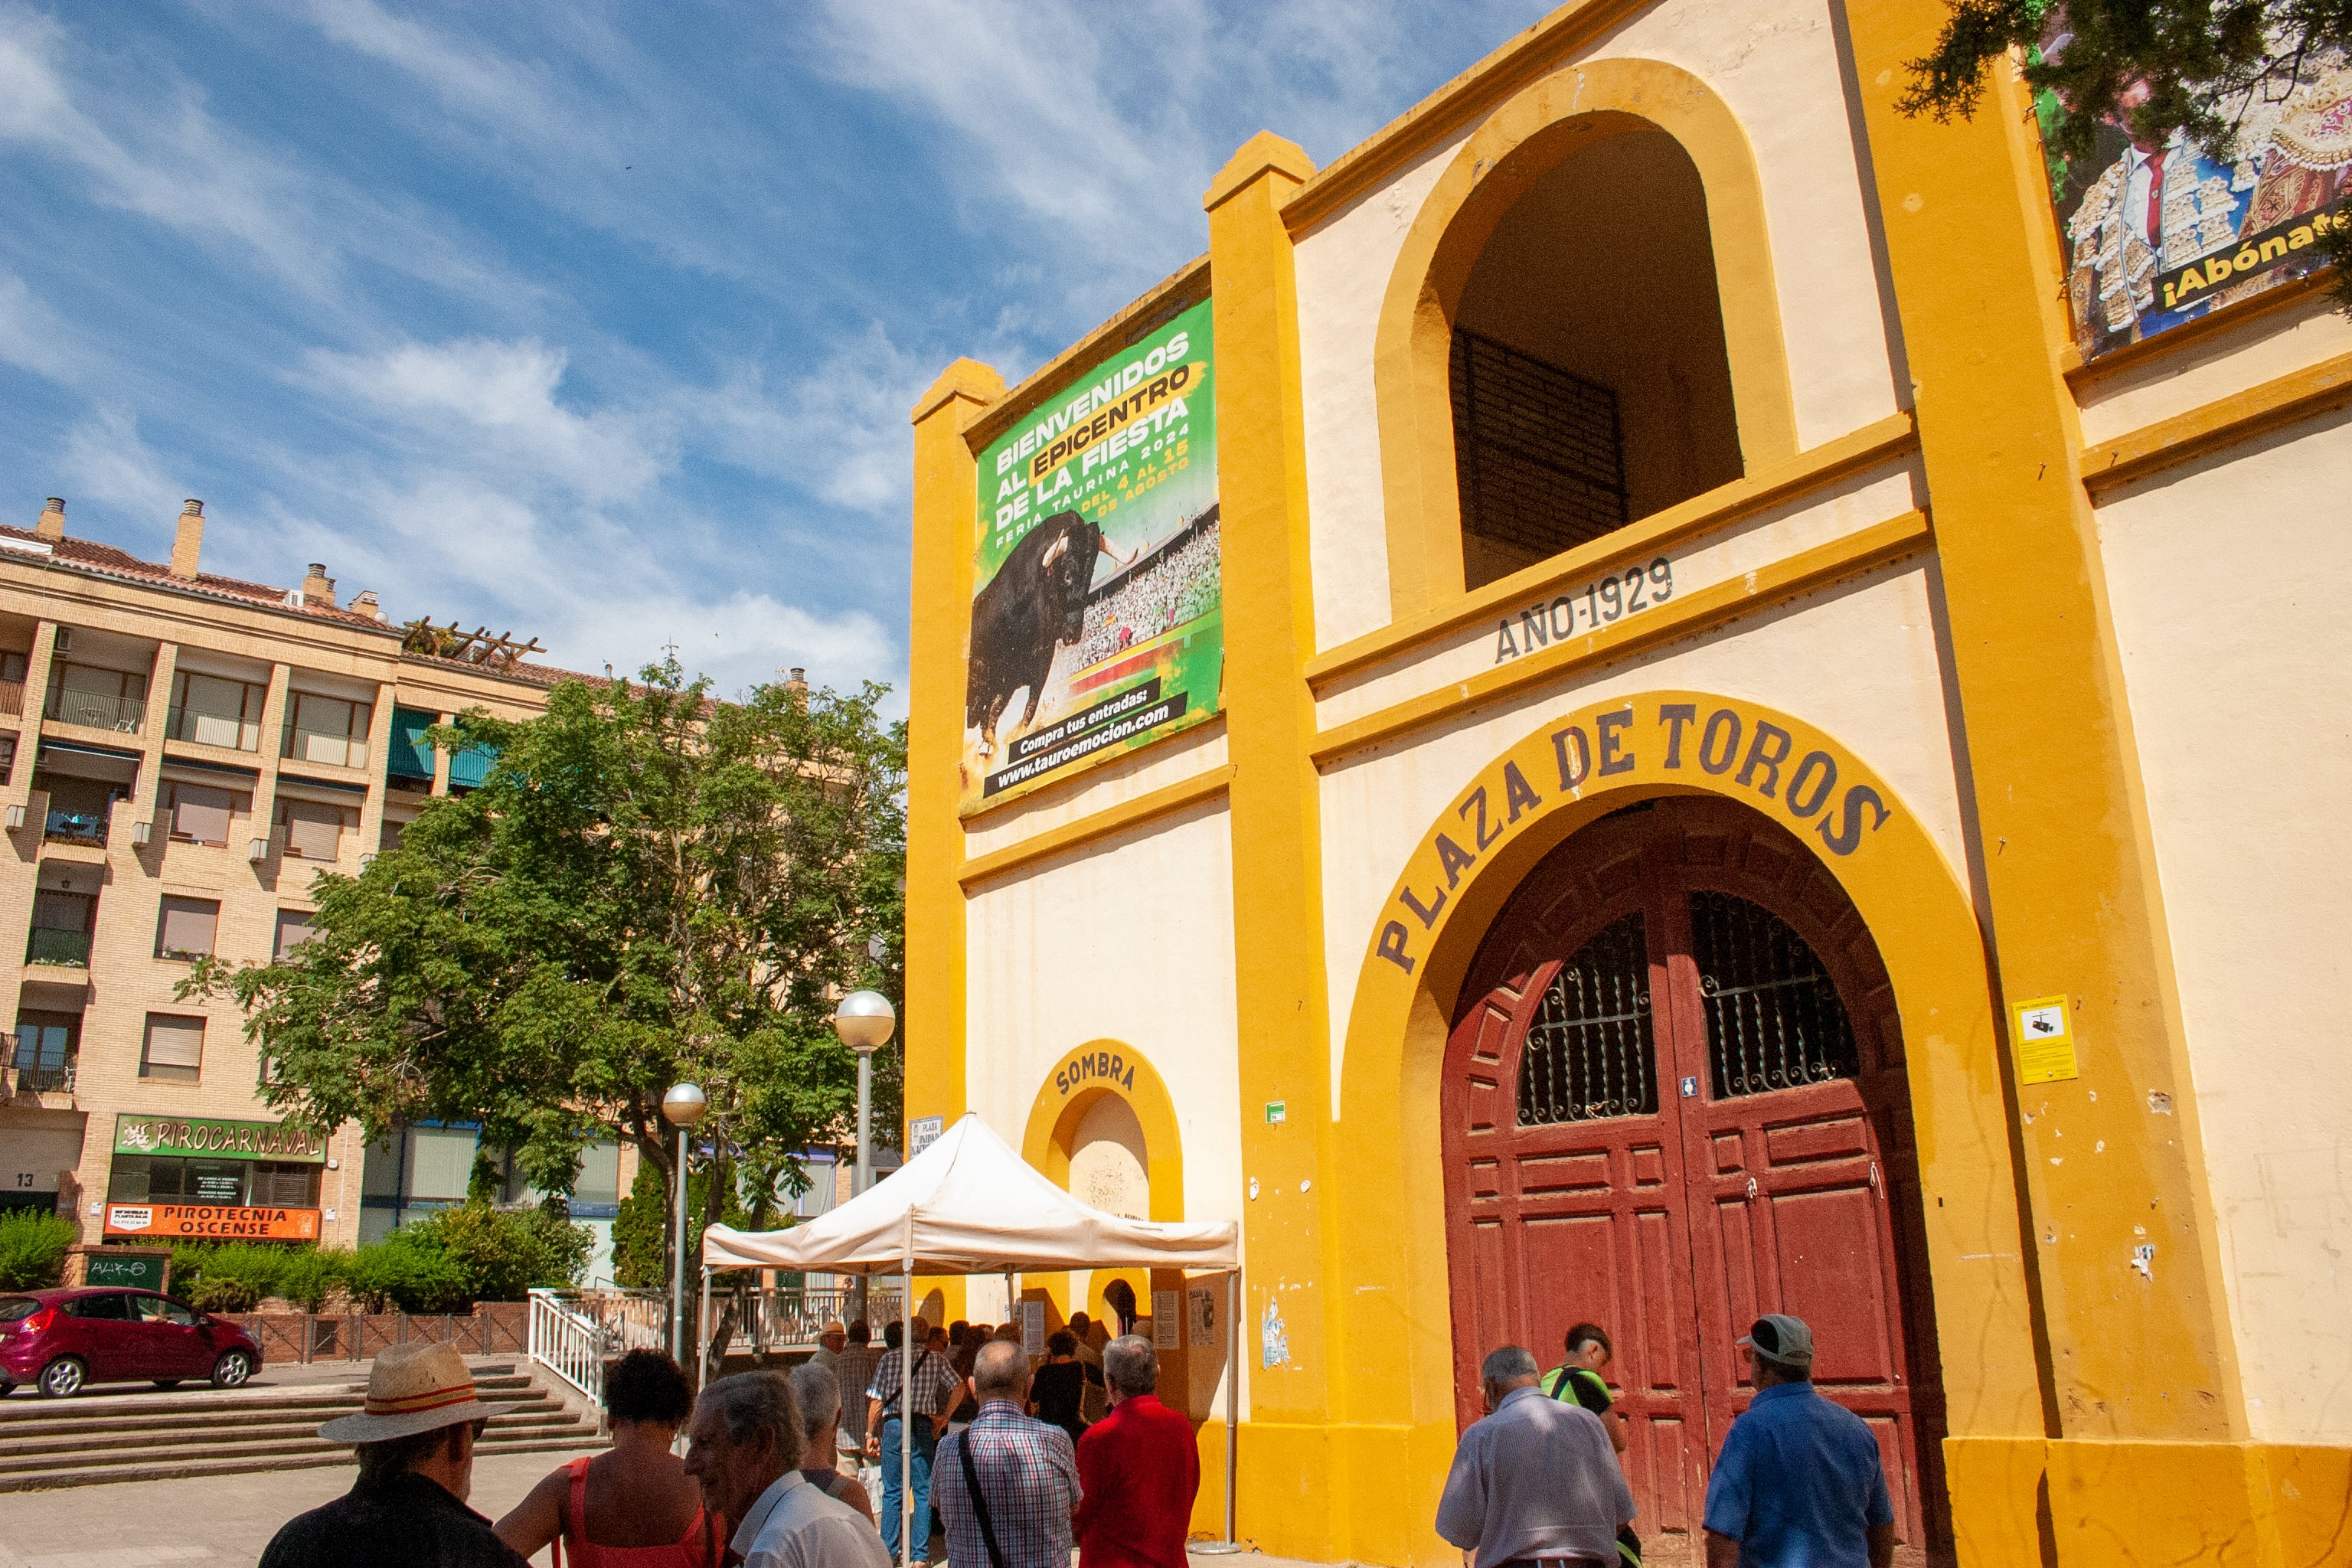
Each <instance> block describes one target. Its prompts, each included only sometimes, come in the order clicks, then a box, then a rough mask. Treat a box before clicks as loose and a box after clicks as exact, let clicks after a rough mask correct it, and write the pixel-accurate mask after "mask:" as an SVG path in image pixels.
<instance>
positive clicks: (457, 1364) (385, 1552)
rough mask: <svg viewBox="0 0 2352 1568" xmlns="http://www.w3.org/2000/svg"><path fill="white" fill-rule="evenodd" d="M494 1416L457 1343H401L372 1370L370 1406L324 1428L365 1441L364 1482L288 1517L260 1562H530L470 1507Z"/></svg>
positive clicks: (388, 1565) (486, 1565)
mask: <svg viewBox="0 0 2352 1568" xmlns="http://www.w3.org/2000/svg"><path fill="white" fill-rule="evenodd" d="M493 1414H494V1412H493V1411H492V1410H491V1408H490V1406H488V1405H485V1404H483V1403H482V1402H481V1400H480V1399H479V1398H478V1397H476V1394H475V1391H474V1376H473V1373H469V1372H467V1370H466V1361H465V1358H464V1357H463V1356H460V1355H459V1354H458V1353H457V1349H456V1347H455V1346H452V1345H446V1344H432V1345H394V1346H393V1347H392V1348H390V1349H389V1350H386V1351H385V1352H383V1354H382V1355H379V1356H378V1357H376V1358H375V1366H374V1368H373V1370H372V1371H371V1372H370V1373H368V1390H367V1404H366V1405H364V1406H363V1407H362V1409H361V1411H360V1413H359V1414H358V1415H338V1416H337V1417H335V1419H333V1420H332V1421H330V1422H328V1423H327V1424H326V1425H325V1426H321V1427H320V1428H319V1436H321V1437H324V1438H325V1439H327V1441H329V1442H330V1443H350V1444H353V1445H355V1446H356V1448H357V1458H358V1459H359V1465H360V1479H358V1480H357V1481H355V1482H353V1483H352V1489H351V1490H350V1491H348V1492H346V1493H344V1494H343V1495H342V1496H341V1497H340V1498H337V1499H336V1500H334V1501H333V1502H331V1503H329V1504H327V1505H326V1506H325V1507H324V1508H314V1509H312V1510H310V1512H308V1513H306V1514H300V1515H298V1516H297V1517H295V1518H294V1519H291V1520H289V1521H287V1523H286V1525H285V1528H283V1529H281V1530H280V1531H278V1534H277V1536H276V1537H275V1538H274V1539H273V1540H272V1541H271V1542H269V1549H268V1551H266V1552H263V1553H262V1554H261V1568H311V1565H312V1564H319V1565H320V1568H325V1565H327V1564H336V1565H338V1568H376V1565H378V1564H382V1565H383V1568H394V1565H395V1564H400V1565H404V1568H406V1565H416V1568H423V1565H425V1564H431V1565H433V1568H524V1563H523V1559H522V1558H520V1557H519V1556H517V1555H516V1554H515V1552H514V1551H513V1549H512V1548H510V1547H509V1546H508V1545H507V1544H506V1543H505V1542H502V1541H500V1540H499V1538H498V1536H497V1535H496V1534H494V1533H493V1532H492V1531H491V1530H490V1521H488V1520H487V1519H484V1518H483V1517H482V1516H481V1515H480V1514H478V1513H476V1512H475V1511H474V1510H472V1509H470V1508H467V1506H466V1494H467V1492H468V1491H470V1490H472V1489H473V1484H474V1442H475V1439H476V1438H478V1437H479V1436H481V1434H482V1428H483V1427H485V1426H488V1425H489V1422H490V1416H491V1415H493Z"/></svg>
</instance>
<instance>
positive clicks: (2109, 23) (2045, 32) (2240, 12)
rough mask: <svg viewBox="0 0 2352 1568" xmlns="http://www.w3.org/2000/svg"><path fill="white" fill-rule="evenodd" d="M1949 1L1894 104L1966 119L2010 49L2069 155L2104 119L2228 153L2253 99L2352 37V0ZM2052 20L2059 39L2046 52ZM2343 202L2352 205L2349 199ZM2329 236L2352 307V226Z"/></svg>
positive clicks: (2064, 155) (2153, 139)
mask: <svg viewBox="0 0 2352 1568" xmlns="http://www.w3.org/2000/svg"><path fill="white" fill-rule="evenodd" d="M1951 12H1952V15H1951V16H1950V18H1949V19H1948V21H1947V22H1946V23H1945V24H1944V27H1943V31H1942V32H1941V33H1940V34H1939V35H1937V39H1936V47H1935V48H1934V49H1933V50H1932V51H1930V52H1929V53H1928V54H1927V55H1926V56H1923V57H1922V58H1919V59H1916V60H1914V61H1912V62H1911V84H1910V86H1909V87H1908V88H1907V89H1906V90H1905V92H1904V95H1903V97H1902V99H1901V100H1899V102H1898V104H1897V107H1898V108H1900V109H1901V110H1903V112H1904V113H1906V114H1913V115H1917V114H1928V115H1933V116H1934V117H1935V118H1936V119H1937V120H1939V121H1940V120H1949V119H1951V118H1952V117H1954V116H1956V115H1957V116H1958V117H1960V118H1962V119H1967V118H1969V116H1971V115H1973V114H1974V113H1975V112H1976V110H1977V108H1978V106H1979V104H1980V103H1981V102H1982V101H1983V98H1984V90H1985V86H1986V82H1987V80H1988V73H1989V72H1990V70H1991V69H1992V67H1993V63H1994V62H1995V61H1996V60H1999V59H2000V58H2004V57H2006V56H2008V55H2009V54H2010V52H2011V50H2016V51H2019V53H2020V54H2021V57H2022V58H2023V60H2024V67H2023V75H2024V78H2025V82H2026V85H2027V86H2028V87H2029V88H2031V89H2032V90H2033V92H2034V93H2035V95H2036V96H2037V97H2042V96H2043V95H2048V97H2049V98H2050V99H2052V100H2054V101H2055V102H2056V103H2057V104H2058V105H2060V106H2063V110H2064V112H2063V114H2057V115H2047V116H2044V117H2043V133H2044V136H2045V137H2046V139H2047V141H2048V143H2049V148H2050V152H2051V153H2052V154H2053V157H2054V158H2057V159H2061V160H2063V159H2070V158H2081V157H2085V156H2087V155H2088V154H2089V153H2090V152H2091V149H2092V141H2093V138H2094V137H2095V135H2096V134H2097V132H2098V127H2099V125H2100V123H2101V122H2102V121H2113V122H2116V123H2123V124H2128V125H2129V126H2130V128H2131V130H2132V132H2133V134H2134V135H2135V136H2137V137H2139V138H2141V139H2143V140H2144V141H2146V142H2148V143H2150V144H2158V143H2161V142H2163V141H2164V140H2165V139H2166V138H2167V137H2168V136H2170V135H2171V134H2172V133H2173V132H2176V131H2177V132H2180V133H2182V134H2183V135H2184V136H2186V137H2187V138H2188V139H2189V141H2191V142H2195V143H2197V144H2198V145H2199V146H2200V147H2202V148H2203V149H2204V150H2205V151H2206V152H2207V153H2209V154H2210V155H2211V156H2212V157H2214V158H2217V159H2223V160H2226V159H2229V158H2230V157H2231V156H2232V155H2233V154H2234V153H2235V151H2236V147H2235V143H2236V141H2237V137H2238V132H2239V130H2240V128H2241V127H2242V125H2243V123H2244V122H2245V121H2246V118H2247V116H2248V113H2249V112H2250V111H2251V110H2253V109H2255V108H2256V107H2257V106H2258V105H2260V104H2262V103H2263V102H2264V101H2266V100H2274V99H2276V98H2278V97H2281V96H2284V94H2285V93H2286V92H2287V91H2288V90H2289V89H2292V88H2293V87H2294V84H2295V81H2296V79H2297V78H2298V77H2299V76H2300V75H2301V74H2302V72H2303V70H2304V68H2305V65H2306V64H2307V63H2309V62H2310V61H2311V60H2312V59H2313V57H2315V55H2317V54H2319V53H2320V52H2322V51H2324V50H2327V49H2331V48H2338V49H2340V48H2347V47H2352V0H1951ZM2053 30H2054V31H2055V32H2056V33H2057V34H2059V35H2060V36H2061V39H2062V45H2061V47H2052V48H2049V49H2047V50H2045V49H2044V47H2043V44H2044V42H2045V40H2049V39H2051V37H2052V35H2053ZM2336 211H2337V213H2338V214H2339V215H2342V214H2346V213H2352V200H2347V201H2345V202H2340V203H2338V204H2337V206H2336ZM2326 244H2327V257H2328V259H2329V260H2330V261H2331V262H2333V263H2334V264H2335V265H2336V268H2337V269H2338V276H2337V281H2336V302H2337V304H2338V305H2339V306H2341V307H2342V308H2343V309H2344V310H2346V311H2347V313H2352V235H2347V233H2346V231H2345V228H2344V226H2342V225H2340V224H2339V225H2337V226H2336V228H2335V229H2334V231H2333V232H2332V233H2331V234H2330V235H2329V236H2328V237H2327V240H2326Z"/></svg>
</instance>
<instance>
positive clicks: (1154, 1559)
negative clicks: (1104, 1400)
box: [1076, 1334, 1201, 1568]
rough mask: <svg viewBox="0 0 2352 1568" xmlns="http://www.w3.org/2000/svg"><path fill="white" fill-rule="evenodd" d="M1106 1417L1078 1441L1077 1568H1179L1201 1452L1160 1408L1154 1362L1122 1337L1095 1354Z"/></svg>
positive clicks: (1187, 1428) (1139, 1341)
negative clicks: (1106, 1405)
mask: <svg viewBox="0 0 2352 1568" xmlns="http://www.w3.org/2000/svg"><path fill="white" fill-rule="evenodd" d="M1103 1382H1104V1384H1106V1385H1107V1387H1108V1392H1109V1394H1110V1405H1111V1410H1110V1414H1109V1415H1106V1416H1105V1417H1103V1418H1102V1419H1101V1420H1100V1421H1097V1422H1096V1423H1095V1424H1094V1425H1093V1426H1089V1427H1087V1434H1086V1436H1083V1437H1081V1438H1079V1439H1078V1481H1079V1484H1080V1486H1081V1487H1082V1488H1083V1489H1084V1490H1085V1493H1086V1497H1085V1500H1083V1501H1082V1502H1080V1503H1079V1504H1078V1511H1077V1517H1076V1526H1077V1535H1078V1568H1185V1559H1184V1541H1185V1537H1187V1536H1188V1535H1190V1534H1191V1533H1192V1499H1193V1497H1194V1495H1195V1494H1196V1493H1198V1492H1199V1491H1200V1489H1201V1451H1200V1449H1199V1448H1198V1447H1196V1446H1195V1445H1194V1443H1193V1440H1192V1422H1191V1421H1190V1420H1188V1419H1186V1418H1185V1417H1184V1416H1182V1415H1179V1414H1177V1413H1176V1412H1175V1411H1173V1410H1171V1409H1169V1408H1168V1406H1166V1405H1162V1404H1160V1400H1159V1397H1158V1396H1157V1395H1156V1394H1153V1393H1152V1390H1153V1389H1154V1388H1156V1387H1158V1386H1159V1383H1160V1358H1159V1357H1158V1356H1156V1355H1154V1354H1153V1353H1152V1352H1151V1342H1150V1340H1147V1339H1145V1338H1143V1337H1142V1336H1141V1335H1140V1334H1128V1335H1125V1336H1123V1337H1121V1338H1119V1339H1116V1340H1113V1341H1112V1342H1110V1343H1109V1344H1108V1345H1106V1346H1104V1347H1103Z"/></svg>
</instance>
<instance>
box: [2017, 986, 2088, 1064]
mask: <svg viewBox="0 0 2352 1568" xmlns="http://www.w3.org/2000/svg"><path fill="white" fill-rule="evenodd" d="M2080 1076H2081V1069H2080V1068H2077V1067H2076V1066H2075V1063H2074V1020H2073V1019H2072V1018H2071V1017H2069V1016H2067V1012H2066V998H2064V997H2063V996H2040V997H2036V998H2035V999H2034V1000H2032V1001H2031V1002H2020V1003H2019V1004H2018V1005H2017V1080H2018V1081H2019V1082H2020V1083H2058V1082H2060V1081H2062V1080H2063V1079H2070V1078H2077V1077H2080Z"/></svg>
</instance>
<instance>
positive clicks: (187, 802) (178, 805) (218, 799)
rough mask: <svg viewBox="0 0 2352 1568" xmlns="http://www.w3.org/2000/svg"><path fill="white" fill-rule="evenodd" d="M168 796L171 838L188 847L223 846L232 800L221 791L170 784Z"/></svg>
mask: <svg viewBox="0 0 2352 1568" xmlns="http://www.w3.org/2000/svg"><path fill="white" fill-rule="evenodd" d="M168 788H169V789H170V791H171V795H172V837H174V838H177V839H181V840H183V841H184V842H186V843H190V844H226V843H227V842H228V819H229V815H230V813H231V812H232V811H234V810H235V809H236V796H235V795H231V794H230V793H229V792H228V791H226V790H225V789H206V788H205V787H204V786H203V785H201V784H171V785H169V786H168Z"/></svg>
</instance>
